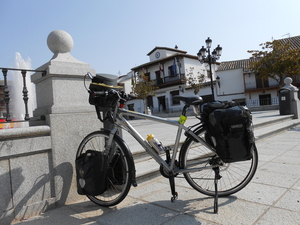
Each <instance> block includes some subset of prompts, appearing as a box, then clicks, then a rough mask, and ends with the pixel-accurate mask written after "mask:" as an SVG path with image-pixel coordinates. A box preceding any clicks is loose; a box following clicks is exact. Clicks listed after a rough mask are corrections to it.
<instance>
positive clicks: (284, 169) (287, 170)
mask: <svg viewBox="0 0 300 225" xmlns="http://www.w3.org/2000/svg"><path fill="white" fill-rule="evenodd" d="M260 170H264V171H270V172H277V173H284V174H294V175H298V176H300V170H299V165H290V164H282V163H273V162H269V163H266V164H264V165H263V166H262V167H260Z"/></svg>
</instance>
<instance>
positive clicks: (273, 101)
mask: <svg viewBox="0 0 300 225" xmlns="http://www.w3.org/2000/svg"><path fill="white" fill-rule="evenodd" d="M246 105H247V106H248V107H256V106H263V105H279V100H278V97H274V98H267V99H254V100H252V99H247V100H246Z"/></svg>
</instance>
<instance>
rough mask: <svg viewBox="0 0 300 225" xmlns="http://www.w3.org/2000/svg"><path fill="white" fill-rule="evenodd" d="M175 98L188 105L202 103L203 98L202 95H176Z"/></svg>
mask: <svg viewBox="0 0 300 225" xmlns="http://www.w3.org/2000/svg"><path fill="white" fill-rule="evenodd" d="M173 100H177V101H183V102H184V103H185V104H187V105H200V103H201V102H203V99H202V98H201V97H200V96H192V97H184V96H180V95H175V96H174V97H173Z"/></svg>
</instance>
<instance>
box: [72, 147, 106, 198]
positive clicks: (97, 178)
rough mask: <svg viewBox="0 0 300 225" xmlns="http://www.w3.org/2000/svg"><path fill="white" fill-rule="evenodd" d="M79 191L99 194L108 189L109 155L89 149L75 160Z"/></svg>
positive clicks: (86, 193)
mask: <svg viewBox="0 0 300 225" xmlns="http://www.w3.org/2000/svg"><path fill="white" fill-rule="evenodd" d="M75 167H76V181H77V193H78V194H80V195H92V196H97V195H100V194H102V193H104V192H105V191H106V189H107V183H108V182H107V156H106V155H104V154H103V153H102V152H99V151H94V150H87V151H86V152H85V153H83V154H81V155H80V156H79V157H77V158H76V160H75Z"/></svg>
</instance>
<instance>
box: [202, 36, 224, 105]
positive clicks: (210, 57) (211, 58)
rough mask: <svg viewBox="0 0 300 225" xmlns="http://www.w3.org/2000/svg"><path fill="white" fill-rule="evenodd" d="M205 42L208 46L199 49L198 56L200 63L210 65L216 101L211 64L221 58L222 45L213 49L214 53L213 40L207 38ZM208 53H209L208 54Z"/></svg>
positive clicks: (213, 95) (211, 81)
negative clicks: (211, 49)
mask: <svg viewBox="0 0 300 225" xmlns="http://www.w3.org/2000/svg"><path fill="white" fill-rule="evenodd" d="M205 43H206V48H204V46H202V48H201V49H200V50H199V52H198V54H197V56H198V59H199V61H200V63H208V65H209V71H210V86H211V92H212V97H213V101H215V94H214V86H213V76H212V71H211V64H213V63H215V62H216V61H217V60H218V59H220V56H221V54H222V47H220V45H218V47H216V48H215V49H214V50H213V51H212V53H210V48H211V43H212V40H211V39H210V38H207V39H206V41H205ZM206 53H208V54H207V55H206Z"/></svg>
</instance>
